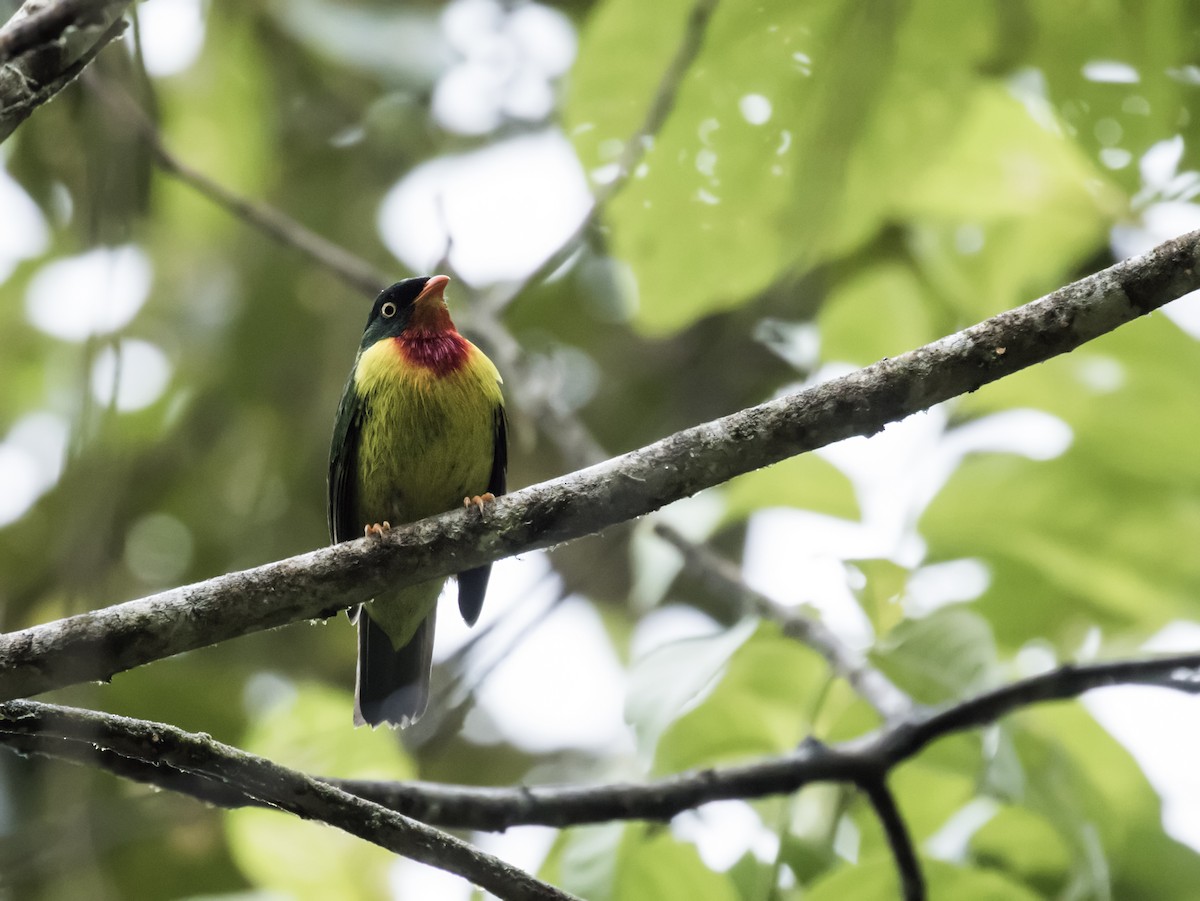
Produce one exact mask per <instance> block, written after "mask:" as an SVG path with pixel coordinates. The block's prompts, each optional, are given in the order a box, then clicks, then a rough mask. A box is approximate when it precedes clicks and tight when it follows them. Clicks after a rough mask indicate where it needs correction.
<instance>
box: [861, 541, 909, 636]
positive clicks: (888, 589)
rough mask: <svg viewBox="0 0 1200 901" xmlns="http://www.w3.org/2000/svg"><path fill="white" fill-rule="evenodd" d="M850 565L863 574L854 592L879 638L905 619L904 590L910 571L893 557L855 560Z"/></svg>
mask: <svg viewBox="0 0 1200 901" xmlns="http://www.w3.org/2000/svg"><path fill="white" fill-rule="evenodd" d="M853 566H854V568H855V569H857V570H858V571H859V572H860V573H862V575H863V577H864V580H865V581H864V584H863V586H862V587H861V588H857V589H855V591H854V595H855V597H857V598H858V603H859V606H860V607H861V608H862V611H863V613H865V614H866V615H867V618H868V619H869V620H870V621H871V626H872V628H874V630H875V635H876V636H877V637H878V638H883V637H884V636H886V635H887V634H888V633H890V632H891V631H892V629H894V628H895V627H896V626H897V625H899V624H900V622H901V621H902V620H903V618H904V604H903V600H904V592H905V589H906V588H907V587H908V578H909V576H911V575H912V570H910V569H909V568H908V567H907V566H901V565H900V564H899V563H895V562H894V561H892V560H879V559H877V560H855V561H854V562H853Z"/></svg>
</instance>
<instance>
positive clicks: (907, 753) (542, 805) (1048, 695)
mask: <svg viewBox="0 0 1200 901" xmlns="http://www.w3.org/2000/svg"><path fill="white" fill-rule="evenodd" d="M1113 685H1150V686H1157V687H1161V688H1171V689H1175V690H1178V691H1185V692H1188V693H1192V694H1196V693H1200V653H1192V654H1180V655H1174V656H1169V657H1157V658H1151V659H1147V660H1120V661H1111V662H1107V663H1093V664H1087V665H1075V664H1069V665H1066V666H1062V667H1059V668H1057V669H1054V670H1051V671H1049V672H1046V673H1043V674H1041V675H1038V676H1032V677H1030V678H1027V679H1022V680H1020V681H1018V682H1013V683H1011V684H1009V685H1005V686H1002V687H1000V688H997V689H993V690H991V691H987V692H984V693H982V694H979V695H976V696H975V697H973V698H968V699H967V700H964V701H959V702H956V703H954V704H951V705H948V706H946V707H943V708H941V709H937V710H921V709H914V710H913V711H912V712H911V713H910V714H909V715H908V716H906V717H905V718H904V719H902V720H898V721H895V722H892V723H889V724H886V725H884V726H883V727H882V728H880V729H879V730H877V731H876V732H873V733H870V734H868V735H865V736H862V737H861V738H856V739H853V740H850V741H847V742H842V743H840V744H836V745H825V744H822V743H821V742H818V741H811V740H810V741H806V742H804V743H803V744H801V745H800V746H799V747H798V748H797V749H796V750H795V751H792V752H789V753H787V754H782V755H779V756H777V757H770V758H765V759H760V760H755V761H751V762H748V763H743V764H736V765H730V766H723V767H719V768H715V769H706V770H693V771H689V772H684V773H679V774H677V775H674V776H668V777H666V778H663V779H659V780H656V781H654V782H648V783H610V784H605V785H593V786H535V787H528V786H518V787H514V788H480V787H475V786H458V785H440V784H434V783H429V782H415V781H414V782H371V781H364V780H357V779H325V780H317V779H309V777H301V776H300V775H299V774H294V773H290V771H286V770H283V768H279V767H277V769H278V770H283V772H284V773H286V774H288V779H293V778H300V779H309V781H310V782H318V781H320V782H326V783H328V784H329V785H330V786H335V787H337V788H339V789H342V790H344V791H346V792H349V793H351V794H353V795H356V796H358V797H359V798H362V799H366V800H369V801H372V802H374V803H375V804H378V805H381V806H382V807H385V808H388V809H389V810H391V811H394V812H396V813H399V814H402V815H404V816H406V817H411V818H413V819H417V820H421V821H422V822H425V823H428V824H430V825H435V826H440V827H443V828H455V829H477V830H482V831H494V832H502V831H504V830H506V829H509V828H511V827H513V826H529V825H542V826H553V827H564V826H577V825H582V824H587V823H602V822H609V821H611V820H650V821H661V822H665V821H668V820H670V819H671V818H672V817H674V816H675V815H676V814H679V813H681V812H683V811H685V810H690V809H692V808H694V807H698V806H700V805H701V804H706V803H708V802H710V801H722V800H731V799H752V798H762V797H767V796H770V795H779V794H790V793H791V792H794V791H797V790H798V789H801V788H803V787H804V786H806V785H810V784H812V783H814V782H821V781H833V782H844V783H849V784H854V785H858V786H862V787H864V788H865V787H866V786H867V785H869V784H870V783H871V781H872V780H876V781H877V780H879V779H883V778H885V777H886V776H887V774H888V773H889V772H890V771H891V770H892V769H894V768H895V767H896V766H898V765H899V764H901V763H903V762H904V761H906V760H909V759H910V758H912V757H914V756H916V755H917V754H918V753H919V752H920V751H921V750H923V749H924V748H925V747H926V746H927V745H929V744H931V743H932V742H934V741H936V740H938V739H939V738H944V737H946V736H948V735H952V734H955V733H959V732H965V731H968V730H971V729H976V728H979V727H981V726H985V725H988V724H990V723H994V722H996V721H997V720H1000V719H1002V718H1003V717H1005V716H1008V715H1009V714H1011V713H1013V712H1015V711H1017V710H1020V709H1022V708H1024V707H1029V706H1032V705H1034V704H1040V703H1045V702H1048V701H1063V700H1068V699H1071V698H1076V697H1078V696H1080V695H1082V694H1084V693H1086V692H1088V691H1092V690H1094V689H1098V688H1107V687H1110V686H1113ZM0 744H4V745H6V746H9V747H12V748H13V749H14V750H19V751H21V752H23V753H36V754H43V755H47V756H53V757H58V758H61V759H64V760H71V761H73V762H76V763H83V764H88V765H95V766H100V767H103V768H105V769H109V770H111V771H113V772H115V773H117V774H118V775H122V776H126V777H127V778H132V779H136V780H137V781H141V782H147V783H149V784H152V785H157V786H159V787H162V788H170V789H172V790H174V791H181V792H184V793H186V794H194V795H195V796H196V797H199V798H201V799H202V800H205V801H208V802H211V803H218V804H221V805H222V806H230V807H236V806H242V805H243V804H251V803H253V804H268V805H270V806H280V805H278V804H275V803H274V802H273V801H272V800H270V798H269V797H267V793H266V792H265V790H264V789H263V788H262V786H263V785H264V784H268V783H270V780H268V779H267V778H266V777H265V776H262V775H254V776H253V778H251V775H250V774H255V773H259V771H258V770H255V769H254V767H256V766H258V761H259V759H258V758H255V757H253V756H252V755H248V754H244V753H243V752H241V751H238V750H236V749H234V748H231V747H229V746H227V745H223V744H220V743H218V742H214V741H213V740H212V739H210V738H208V737H207V736H197V735H189V734H188V733H186V732H182V731H181V730H179V729H176V728H175V727H173V726H167V725H162V724H158V723H150V722H146V721H142V720H133V719H129V718H127V717H118V716H113V715H111V714H105V713H95V712H91V711H83V710H73V709H71V708H66V707H57V706H54V705H49V704H41V703H38V702H35V701H10V702H8V703H5V704H0ZM93 745H98V746H99V748H96V747H93ZM118 760H119V761H120V762H119V763H116V764H114V761H118ZM130 760H133V761H141V762H142V763H144V764H153V765H154V766H134V765H131V764H130V763H129V761H130ZM246 761H250V762H251V764H252V765H251V766H250V769H249V770H248V771H247V770H244V769H243V767H244V766H247V765H249V764H247V763H246ZM263 763H264V764H267V765H269V766H271V767H275V766H276V765H274V764H269V762H263ZM164 765H165V767H164ZM168 768H173V769H175V770H177V771H178V772H180V773H183V774H190V775H191V776H192V777H193V778H192V779H184V778H176V777H175V776H172V775H169V774H168ZM268 772H273V771H268ZM231 773H233V774H235V775H236V778H227V777H229V776H230V774H231ZM165 774H167V775H165ZM273 778H275V777H272V779H273ZM197 780H199V781H197ZM213 780H215V781H217V782H220V783H222V787H221V788H220V789H219V790H217V789H213V788H212V787H211V786H203V787H201V788H197V785H199V784H200V782H204V781H210V782H211V781H213ZM275 784H286V785H287V786H288V788H287V790H288V791H292V790H293V789H295V788H296V787H297V786H299V785H308V784H309V783H308V782H305V783H297V782H295V781H287V780H284V782H277V783H275ZM305 791H307V789H305ZM302 815H303V814H302ZM318 818H320V817H318ZM356 834H357V833H356ZM401 853H407V852H401Z"/></svg>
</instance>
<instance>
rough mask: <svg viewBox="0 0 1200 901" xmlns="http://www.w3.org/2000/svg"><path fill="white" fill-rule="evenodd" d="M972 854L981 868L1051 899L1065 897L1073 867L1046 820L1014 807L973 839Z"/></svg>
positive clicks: (1008, 809) (986, 826)
mask: <svg viewBox="0 0 1200 901" xmlns="http://www.w3.org/2000/svg"><path fill="white" fill-rule="evenodd" d="M971 853H972V855H973V856H974V857H975V859H976V860H977V861H979V863H980V864H981V865H982V866H985V867H989V868H992V869H999V870H1003V871H1005V872H1007V873H1009V874H1011V875H1012V876H1013V877H1014V878H1017V879H1020V880H1021V881H1022V882H1024V883H1026V884H1028V885H1029V886H1031V887H1033V888H1035V889H1036V890H1037V891H1039V892H1042V893H1044V894H1045V895H1047V896H1048V897H1055V896H1059V895H1060V894H1061V893H1062V891H1063V889H1064V888H1065V886H1066V883H1067V878H1068V874H1069V872H1070V866H1071V855H1070V852H1069V850H1068V848H1067V845H1066V843H1065V842H1064V841H1063V838H1062V836H1061V835H1060V834H1059V832H1058V831H1057V830H1056V829H1055V827H1054V826H1053V825H1052V824H1051V823H1050V822H1049V821H1048V820H1047V819H1046V818H1045V817H1042V816H1040V815H1039V814H1036V813H1034V812H1033V811H1031V810H1028V809H1026V808H1024V807H1014V806H1011V805H1008V806H1005V807H1003V808H1001V809H1000V810H999V811H998V812H997V813H996V815H995V816H993V817H992V818H991V819H990V820H989V821H988V822H987V823H985V824H984V825H983V826H982V827H980V828H979V830H978V831H977V832H976V833H975V834H974V835H973V836H972V837H971Z"/></svg>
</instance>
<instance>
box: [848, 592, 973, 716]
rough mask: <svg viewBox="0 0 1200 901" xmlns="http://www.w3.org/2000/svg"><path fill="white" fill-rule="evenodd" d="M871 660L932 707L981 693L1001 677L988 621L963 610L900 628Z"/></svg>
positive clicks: (936, 614)
mask: <svg viewBox="0 0 1200 901" xmlns="http://www.w3.org/2000/svg"><path fill="white" fill-rule="evenodd" d="M872 656H873V657H874V659H875V661H876V662H877V663H878V664H879V665H880V667H881V668H882V669H883V670H884V671H885V672H887V674H888V675H890V676H891V677H892V678H893V679H894V680H895V681H896V682H897V684H898V685H900V687H901V688H903V689H905V690H906V691H907V692H908V693H909V694H911V695H912V696H913V697H914V698H915V699H916V700H918V701H921V702H924V703H928V704H932V703H938V702H942V701H948V700H952V699H955V698H961V697H965V696H967V695H970V694H973V693H975V692H978V691H980V690H982V689H984V688H987V687H989V686H990V685H991V684H993V683H994V681H995V678H996V675H997V660H996V643H995V640H994V638H993V637H992V630H991V628H990V626H989V625H988V622H987V620H985V619H983V618H982V617H981V616H979V615H978V614H976V613H973V612H972V611H970V610H966V609H963V608H961V607H945V608H943V609H941V610H938V611H936V612H934V613H932V614H930V615H929V616H927V617H924V618H923V619H917V620H906V621H904V622H902V623H900V624H899V625H898V626H896V628H894V629H892V631H891V632H890V633H889V634H888V636H887V638H886V639H885V640H884V641H883V642H882V643H881V644H880V645H879V646H878V648H877V649H876V650H875V652H874V653H873V655H872Z"/></svg>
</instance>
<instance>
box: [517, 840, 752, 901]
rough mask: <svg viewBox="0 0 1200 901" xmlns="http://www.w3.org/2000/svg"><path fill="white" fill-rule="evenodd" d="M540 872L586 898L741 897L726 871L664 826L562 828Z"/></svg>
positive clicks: (679, 900)
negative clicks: (711, 865) (712, 866)
mask: <svg viewBox="0 0 1200 901" xmlns="http://www.w3.org/2000/svg"><path fill="white" fill-rule="evenodd" d="M541 875H542V877H543V878H544V879H549V880H550V881H551V882H554V883H555V884H557V885H560V886H562V888H564V889H565V890H566V891H568V892H572V893H574V894H576V895H579V896H580V897H581V898H587V899H588V901H640V899H643V898H654V899H656V901H696V899H698V898H704V899H706V901H707V899H710V898H711V899H714V901H739V899H738V894H737V891H736V890H735V889H734V887H733V883H732V882H731V881H730V880H729V878H728V877H727V876H725V875H724V874H721V873H714V872H713V871H712V870H710V869H708V867H706V866H705V865H704V863H703V861H701V859H700V855H699V853H698V852H697V851H696V848H695V847H694V846H693V845H691V844H689V843H687V842H681V841H679V840H678V839H676V838H675V837H674V836H673V835H671V832H670V830H668V829H665V828H664V827H662V826H657V825H647V824H644V823H633V824H629V825H624V824H620V823H607V824H604V825H602V826H585V827H580V828H576V829H570V830H567V831H565V832H563V833H562V834H561V835H560V837H559V840H558V841H557V842H556V843H555V847H554V848H553V849H552V850H551V853H550V856H549V858H548V859H547V865H546V866H545V867H543V869H542V873H541Z"/></svg>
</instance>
